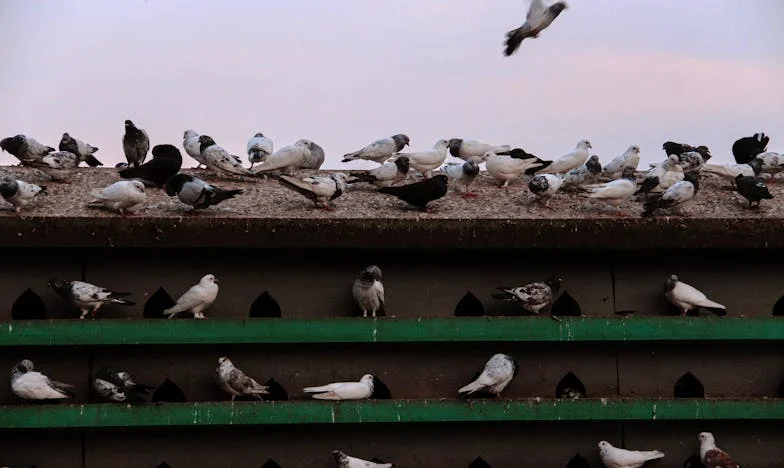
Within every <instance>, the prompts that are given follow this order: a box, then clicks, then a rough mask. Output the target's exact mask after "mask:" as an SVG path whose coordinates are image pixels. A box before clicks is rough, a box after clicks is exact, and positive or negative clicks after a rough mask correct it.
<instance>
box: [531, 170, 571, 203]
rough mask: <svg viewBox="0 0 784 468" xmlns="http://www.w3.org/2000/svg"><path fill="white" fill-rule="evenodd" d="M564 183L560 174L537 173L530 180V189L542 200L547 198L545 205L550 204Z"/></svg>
mask: <svg viewBox="0 0 784 468" xmlns="http://www.w3.org/2000/svg"><path fill="white" fill-rule="evenodd" d="M562 183H563V179H561V177H560V176H558V175H553V174H539V175H535V176H534V177H533V178H532V179H531V180H530V181H529V182H528V189H529V190H531V193H533V194H534V195H536V196H537V198H539V199H540V200H546V202H545V205H544V206H548V205H549V204H550V199H551V198H552V197H553V196H555V193H556V192H558V189H559V188H561V184H562Z"/></svg>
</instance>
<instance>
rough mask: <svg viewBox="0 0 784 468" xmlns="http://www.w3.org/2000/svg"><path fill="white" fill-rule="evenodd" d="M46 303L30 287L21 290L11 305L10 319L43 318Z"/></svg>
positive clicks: (44, 316)
mask: <svg viewBox="0 0 784 468" xmlns="http://www.w3.org/2000/svg"><path fill="white" fill-rule="evenodd" d="M45 318H46V304H44V300H43V299H41V296H39V295H38V294H36V293H35V291H33V290H32V289H30V288H27V289H26V290H25V292H23V293H22V294H21V295H20V296H19V297H18V298H16V301H14V304H13V305H12V306H11V320H43V319H45Z"/></svg>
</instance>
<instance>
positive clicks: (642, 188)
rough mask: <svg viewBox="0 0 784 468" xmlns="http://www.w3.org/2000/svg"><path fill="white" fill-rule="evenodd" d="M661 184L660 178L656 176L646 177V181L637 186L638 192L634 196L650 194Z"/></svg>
mask: <svg viewBox="0 0 784 468" xmlns="http://www.w3.org/2000/svg"><path fill="white" fill-rule="evenodd" d="M659 183H660V182H659V178H658V177H656V176H652V177H646V178H645V180H643V181H642V183H641V184H639V185H638V186H637V191H636V192H634V194H635V195H639V194H641V193H648V192H650V191H651V190H653V189H655V188H656V187H658V186H659Z"/></svg>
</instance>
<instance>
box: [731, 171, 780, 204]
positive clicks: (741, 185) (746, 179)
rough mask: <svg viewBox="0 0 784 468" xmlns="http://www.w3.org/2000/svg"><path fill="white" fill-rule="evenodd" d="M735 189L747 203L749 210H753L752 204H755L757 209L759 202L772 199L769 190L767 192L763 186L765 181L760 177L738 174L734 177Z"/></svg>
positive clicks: (765, 186)
mask: <svg viewBox="0 0 784 468" xmlns="http://www.w3.org/2000/svg"><path fill="white" fill-rule="evenodd" d="M735 189H736V190H737V191H738V193H739V194H741V195H743V198H745V199H746V200H748V201H749V208H754V203H756V204H757V208H759V206H760V201H761V200H770V199H772V198H773V195H771V194H770V190H768V186H767V185H766V184H765V180H764V179H762V177H752V176H744V175H741V174H738V176H737V177H735Z"/></svg>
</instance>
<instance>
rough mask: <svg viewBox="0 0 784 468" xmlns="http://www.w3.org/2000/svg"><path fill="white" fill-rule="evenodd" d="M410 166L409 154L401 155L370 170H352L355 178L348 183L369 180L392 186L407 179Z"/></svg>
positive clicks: (377, 183)
mask: <svg viewBox="0 0 784 468" xmlns="http://www.w3.org/2000/svg"><path fill="white" fill-rule="evenodd" d="M409 168H410V162H409V160H408V157H407V156H399V157H397V158H395V159H394V160H393V161H390V162H387V163H384V164H382V165H380V166H378V167H377V168H375V169H371V170H369V171H360V172H352V173H351V176H352V177H355V179H351V180H349V181H348V182H347V183H349V184H355V183H357V182H368V183H371V184H373V185H375V186H377V187H391V186H393V185H395V184H397V183H399V182H402V181H403V180H405V178H406V175H408V171H409Z"/></svg>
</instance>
